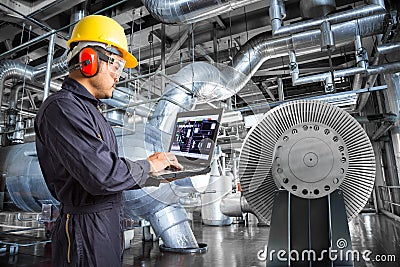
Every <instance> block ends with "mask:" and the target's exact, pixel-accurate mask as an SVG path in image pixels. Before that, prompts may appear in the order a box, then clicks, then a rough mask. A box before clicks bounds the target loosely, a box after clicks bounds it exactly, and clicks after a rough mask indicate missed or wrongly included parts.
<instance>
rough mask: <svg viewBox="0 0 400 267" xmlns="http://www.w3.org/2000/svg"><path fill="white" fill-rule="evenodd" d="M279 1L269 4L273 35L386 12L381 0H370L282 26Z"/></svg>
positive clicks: (301, 30)
mask: <svg viewBox="0 0 400 267" xmlns="http://www.w3.org/2000/svg"><path fill="white" fill-rule="evenodd" d="M322 1H324V0H322ZM281 3H282V0H271V4H270V9H269V15H270V20H271V27H272V34H273V35H274V36H284V35H289V34H294V33H299V32H304V31H308V30H312V29H318V28H319V27H320V25H321V24H322V23H323V22H324V21H328V22H329V23H330V24H337V23H342V22H345V21H349V20H353V19H359V18H365V17H369V16H373V15H377V14H384V13H385V12H386V11H385V5H384V1H383V0H370V1H369V3H370V5H366V6H362V7H359V8H355V9H352V10H346V11H343V12H339V13H337V14H333V15H329V16H326V17H323V18H318V19H312V20H307V21H304V22H299V23H294V24H290V25H287V26H282V19H283V14H282V12H281V8H280V5H281ZM335 38H336V36H335Z"/></svg>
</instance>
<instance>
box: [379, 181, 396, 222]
mask: <svg viewBox="0 0 400 267" xmlns="http://www.w3.org/2000/svg"><path fill="white" fill-rule="evenodd" d="M379 196H380V198H381V200H382V201H383V208H384V210H386V211H388V212H390V213H392V214H394V215H397V216H400V186H379Z"/></svg>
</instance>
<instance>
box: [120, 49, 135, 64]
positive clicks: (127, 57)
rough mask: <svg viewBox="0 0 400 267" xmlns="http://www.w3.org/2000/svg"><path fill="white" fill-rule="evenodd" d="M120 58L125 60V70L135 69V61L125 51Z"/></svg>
mask: <svg viewBox="0 0 400 267" xmlns="http://www.w3.org/2000/svg"><path fill="white" fill-rule="evenodd" d="M122 58H123V59H125V60H126V63H125V68H135V67H136V66H137V65H138V61H137V59H136V58H135V57H134V56H133V55H132V54H131V53H129V52H127V51H123V52H122Z"/></svg>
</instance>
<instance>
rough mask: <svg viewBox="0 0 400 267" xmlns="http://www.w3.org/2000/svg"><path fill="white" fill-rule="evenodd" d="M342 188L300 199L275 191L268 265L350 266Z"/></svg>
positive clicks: (348, 234) (352, 254)
mask: <svg viewBox="0 0 400 267" xmlns="http://www.w3.org/2000/svg"><path fill="white" fill-rule="evenodd" d="M353 258H354V253H353V251H352V245H351V239H350V232H349V227H348V224H347V216H346V210H345V206H344V200H343V192H342V191H340V190H336V191H335V192H333V193H332V194H329V195H327V196H325V197H321V198H317V199H304V198H299V197H297V196H295V195H293V194H290V193H289V192H287V191H286V190H279V191H276V192H275V196H274V207H273V210H272V218H271V230H270V234H269V242H268V249H267V255H266V260H267V266H268V267H284V266H291V267H309V266H313V267H327V266H335V267H339V266H354V264H353Z"/></svg>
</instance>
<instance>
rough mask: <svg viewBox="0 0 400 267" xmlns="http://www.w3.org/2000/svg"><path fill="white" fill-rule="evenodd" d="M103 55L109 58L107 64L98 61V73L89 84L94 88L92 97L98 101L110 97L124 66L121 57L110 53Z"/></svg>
mask: <svg viewBox="0 0 400 267" xmlns="http://www.w3.org/2000/svg"><path fill="white" fill-rule="evenodd" d="M105 54H106V55H107V56H108V57H109V60H108V62H106V61H103V60H100V69H99V72H98V74H97V75H96V76H94V77H92V78H91V83H92V85H93V87H95V88H96V91H95V92H94V93H95V95H94V96H95V97H96V98H99V99H105V98H111V97H112V93H113V91H114V90H115V87H116V83H117V82H118V80H119V77H120V75H121V73H122V70H123V67H124V65H125V60H123V59H122V58H121V57H119V56H117V55H114V54H111V53H105Z"/></svg>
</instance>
